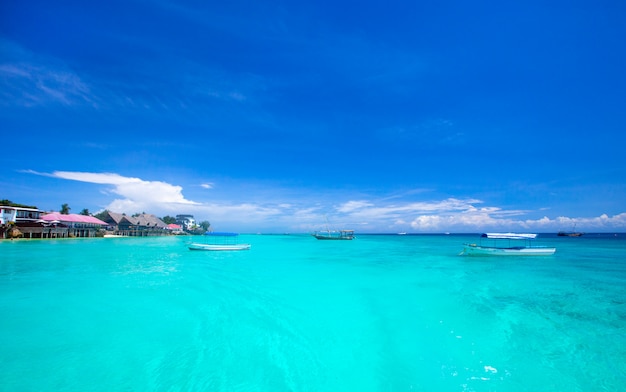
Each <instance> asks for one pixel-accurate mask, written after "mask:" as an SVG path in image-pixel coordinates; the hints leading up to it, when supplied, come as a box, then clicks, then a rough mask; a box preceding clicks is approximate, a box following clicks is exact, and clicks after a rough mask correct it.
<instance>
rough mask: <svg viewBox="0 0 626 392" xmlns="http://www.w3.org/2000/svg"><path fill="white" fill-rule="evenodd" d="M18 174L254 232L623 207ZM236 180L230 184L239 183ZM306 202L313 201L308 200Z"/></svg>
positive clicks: (366, 228)
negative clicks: (187, 191)
mask: <svg viewBox="0 0 626 392" xmlns="http://www.w3.org/2000/svg"><path fill="white" fill-rule="evenodd" d="M25 172H26V173H30V174H36V175H41V176H47V177H52V178H58V179H64V180H71V181H80V182H85V183H91V184H99V185H108V186H110V188H107V189H106V190H104V191H105V192H106V193H107V194H109V193H110V194H114V195H117V196H119V197H117V198H115V199H114V200H112V201H111V202H110V203H109V204H108V205H107V206H106V209H109V210H111V211H115V212H125V213H130V212H137V211H145V212H149V213H154V214H157V215H160V216H163V215H169V214H173V215H176V214H179V213H182V212H185V213H192V214H197V215H198V218H200V219H205V218H204V217H210V220H211V221H212V222H216V223H218V224H221V225H223V226H228V227H235V228H241V229H246V230H254V231H258V230H259V229H263V228H267V229H268V230H283V231H296V232H307V231H313V230H318V229H322V228H323V226H325V225H326V222H328V223H329V224H330V225H332V226H338V227H337V228H352V229H355V230H359V231H362V232H397V231H411V232H444V231H450V232H479V231H488V230H505V231H519V230H524V231H558V230H563V229H567V228H570V227H572V226H573V225H575V224H576V225H578V227H579V228H581V229H582V228H584V229H585V230H598V231H607V230H609V231H611V230H616V229H624V228H626V213H621V214H617V215H614V216H612V217H610V216H608V215H606V214H602V215H600V216H598V217H591V218H580V217H579V218H572V217H562V216H560V217H556V218H549V217H547V216H543V217H541V218H538V219H528V218H525V216H528V215H529V214H530V213H533V212H534V211H525V210H505V209H501V208H499V207H495V206H484V204H485V203H484V201H482V200H479V199H475V198H452V197H450V198H446V199H443V200H426V201H423V200H422V201H415V200H414V199H413V198H415V197H417V196H416V195H411V196H409V199H403V200H398V199H397V198H389V197H388V196H387V197H383V198H381V199H375V198H374V199H371V200H367V199H359V200H350V197H349V195H342V196H340V197H345V199H346V200H347V201H345V202H341V203H339V204H337V199H338V197H337V195H333V196H326V198H325V199H322V198H320V197H316V195H313V196H311V195H307V196H306V197H303V196H302V195H293V194H291V195H287V194H285V193H281V191H280V190H276V189H270V192H267V193H268V194H269V195H272V196H271V197H268V198H267V199H265V200H263V199H262V200H257V201H256V202H252V201H249V200H243V201H232V200H240V199H241V195H240V193H241V192H238V191H237V190H233V191H232V192H230V194H231V195H233V199H232V200H227V201H217V200H212V201H205V202H198V201H193V200H189V199H187V198H186V197H185V196H184V195H183V188H182V186H179V185H172V184H169V183H167V182H163V181H147V180H143V179H141V178H136V177H125V176H122V175H120V174H116V173H90V172H72V171H54V172H52V173H39V172H35V171H32V170H28V171H25ZM204 185H208V186H204ZM242 185H243V184H239V185H234V186H235V187H237V189H240V187H241V186H242ZM201 187H202V188H204V189H208V190H212V189H214V184H213V183H206V182H205V183H203V185H201ZM234 195H238V197H235V196H234ZM311 200H315V203H313V202H311ZM390 201H393V203H390ZM181 210H184V211H182V212H181Z"/></svg>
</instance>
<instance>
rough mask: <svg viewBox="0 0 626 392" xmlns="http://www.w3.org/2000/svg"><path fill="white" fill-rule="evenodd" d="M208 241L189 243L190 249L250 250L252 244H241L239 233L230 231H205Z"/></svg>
mask: <svg viewBox="0 0 626 392" xmlns="http://www.w3.org/2000/svg"><path fill="white" fill-rule="evenodd" d="M204 235H205V237H206V238H207V242H205V243H200V242H194V243H190V244H188V247H189V250H213V251H218V250H248V249H250V244H241V243H239V242H238V237H239V234H237V233H228V232H212V231H210V232H209V231H207V232H206V233H204Z"/></svg>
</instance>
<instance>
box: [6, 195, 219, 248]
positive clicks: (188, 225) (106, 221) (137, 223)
mask: <svg viewBox="0 0 626 392" xmlns="http://www.w3.org/2000/svg"><path fill="white" fill-rule="evenodd" d="M209 226H210V223H209V222H206V221H203V222H200V223H196V221H195V219H194V217H193V215H184V214H181V215H176V217H175V218H174V217H170V216H166V217H163V218H158V217H157V216H155V215H153V214H146V213H141V214H133V215H132V216H131V215H126V214H125V213H117V212H111V211H108V210H104V211H102V212H100V213H97V214H94V215H92V214H89V213H88V211H87V210H83V211H82V212H81V213H80V214H70V213H69V208H68V206H67V205H63V206H62V209H61V212H46V211H42V210H40V209H38V208H37V207H34V206H27V205H22V204H17V203H13V202H11V201H9V200H0V239H14V238H77V237H121V236H124V237H146V236H164V235H185V234H202V233H204V232H206V231H207V230H208V229H209Z"/></svg>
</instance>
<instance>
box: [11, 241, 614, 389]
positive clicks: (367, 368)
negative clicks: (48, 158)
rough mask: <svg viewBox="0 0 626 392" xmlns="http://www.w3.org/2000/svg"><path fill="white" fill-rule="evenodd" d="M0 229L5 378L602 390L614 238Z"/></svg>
mask: <svg viewBox="0 0 626 392" xmlns="http://www.w3.org/2000/svg"><path fill="white" fill-rule="evenodd" d="M243 239H244V240H245V241H246V242H250V243H251V244H252V249H251V250H249V251H242V252H192V251H189V250H187V248H186V247H185V243H186V242H187V241H189V240H190V237H170V238H140V239H133V238H119V239H75V240H72V239H70V240H67V239H66V240H28V241H23V240H22V241H6V240H5V241H1V242H0V389H2V390H6V391H50V390H55V391H196V390H197V391H404V390H406V391H618V390H623V388H624V385H626V235H623V234H620V235H619V236H617V237H615V236H613V235H610V236H609V235H602V236H597V235H591V234H588V235H586V236H584V237H582V238H558V237H556V236H543V237H541V238H540V240H541V241H542V242H543V243H544V244H546V245H554V246H556V247H557V253H556V254H555V255H554V256H548V257H519V258H518V257H514V258H505V259H501V258H476V257H474V258H471V257H464V256H458V254H459V253H460V251H461V250H462V243H463V242H467V241H470V242H476V239H477V236H457V235H449V236H444V235H440V236H436V235H432V236H427V235H420V236H411V235H407V236H382V235H381V236H375V235H364V236H359V237H358V238H357V239H356V240H354V241H339V242H337V241H318V240H315V239H314V238H312V237H311V236H305V235H301V236H300V235H290V236H288V235H286V236H261V235H249V236H243Z"/></svg>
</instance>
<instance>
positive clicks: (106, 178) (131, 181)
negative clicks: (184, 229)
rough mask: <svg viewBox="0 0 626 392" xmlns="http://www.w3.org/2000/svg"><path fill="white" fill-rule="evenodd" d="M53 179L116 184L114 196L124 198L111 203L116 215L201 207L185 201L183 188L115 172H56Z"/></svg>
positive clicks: (112, 190) (52, 175)
mask: <svg viewBox="0 0 626 392" xmlns="http://www.w3.org/2000/svg"><path fill="white" fill-rule="evenodd" d="M50 176H51V177H56V178H62V179H65V180H73V181H81V182H88V183H92V184H106V185H113V186H114V187H113V189H111V192H112V193H115V194H117V195H119V196H122V199H116V200H114V201H113V202H111V203H110V204H109V205H108V206H107V209H109V210H111V211H116V212H129V213H130V212H137V211H149V210H155V209H156V210H158V211H163V210H165V211H173V210H175V209H178V208H180V207H181V205H183V206H194V205H199V204H200V203H196V202H194V201H191V200H187V199H185V197H184V196H183V194H182V190H183V188H182V187H180V186H177V185H171V184H168V183H166V182H162V181H144V180H142V179H140V178H135V177H124V176H121V175H119V174H115V173H87V172H68V171H55V172H53V173H52V174H50Z"/></svg>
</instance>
